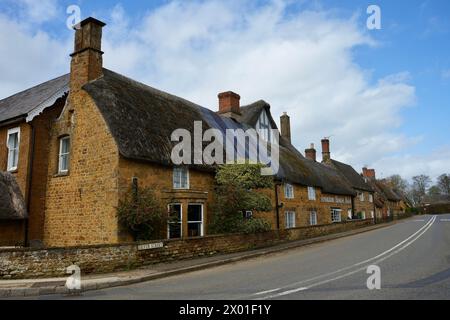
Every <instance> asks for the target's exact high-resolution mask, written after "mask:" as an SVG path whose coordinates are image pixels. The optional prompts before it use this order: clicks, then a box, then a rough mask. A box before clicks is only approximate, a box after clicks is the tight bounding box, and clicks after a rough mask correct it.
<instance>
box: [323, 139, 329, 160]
mask: <svg viewBox="0 0 450 320" xmlns="http://www.w3.org/2000/svg"><path fill="white" fill-rule="evenodd" d="M330 161H331V152H330V139H328V138H324V139H322V162H325V163H326V162H330Z"/></svg>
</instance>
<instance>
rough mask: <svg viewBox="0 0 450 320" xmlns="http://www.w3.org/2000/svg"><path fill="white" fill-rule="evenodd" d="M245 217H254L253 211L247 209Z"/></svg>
mask: <svg viewBox="0 0 450 320" xmlns="http://www.w3.org/2000/svg"><path fill="white" fill-rule="evenodd" d="M244 218H245V219H251V218H253V211H250V210H247V211H245V214H244Z"/></svg>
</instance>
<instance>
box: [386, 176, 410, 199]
mask: <svg viewBox="0 0 450 320" xmlns="http://www.w3.org/2000/svg"><path fill="white" fill-rule="evenodd" d="M386 182H387V184H388V185H389V186H390V187H391V188H392V189H395V190H397V191H400V192H401V193H402V194H406V193H407V192H408V187H409V183H408V181H407V180H405V179H403V178H402V177H401V176H400V175H399V174H394V175H392V176H390V177H388V178H387V179H386Z"/></svg>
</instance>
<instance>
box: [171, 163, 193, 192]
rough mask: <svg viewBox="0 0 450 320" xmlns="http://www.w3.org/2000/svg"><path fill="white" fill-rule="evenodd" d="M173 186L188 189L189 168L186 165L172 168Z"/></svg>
mask: <svg viewBox="0 0 450 320" xmlns="http://www.w3.org/2000/svg"><path fill="white" fill-rule="evenodd" d="M173 188H174V189H189V169H188V168H186V167H175V168H173Z"/></svg>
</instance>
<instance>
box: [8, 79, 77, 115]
mask: <svg viewBox="0 0 450 320" xmlns="http://www.w3.org/2000/svg"><path fill="white" fill-rule="evenodd" d="M69 78H70V75H69V74H66V75H64V76H61V77H59V78H56V79H53V80H50V81H47V82H44V83H42V84H40V85H37V86H35V87H33V88H31V89H28V90H25V91H22V92H19V93H17V94H15V95H13V96H11V97H8V98H6V99H3V100H0V123H2V122H5V121H10V120H15V119H22V118H27V117H33V116H34V115H37V114H39V113H41V112H42V111H43V110H44V109H45V108H47V107H50V106H52V105H53V104H54V103H55V101H56V100H57V99H59V98H61V97H63V96H64V95H65V94H67V93H68V91H69Z"/></svg>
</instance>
